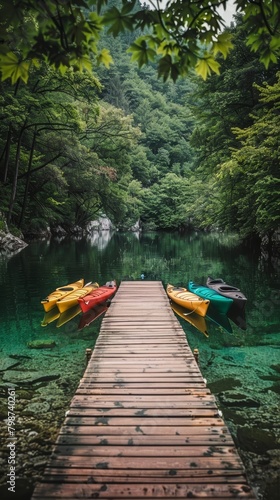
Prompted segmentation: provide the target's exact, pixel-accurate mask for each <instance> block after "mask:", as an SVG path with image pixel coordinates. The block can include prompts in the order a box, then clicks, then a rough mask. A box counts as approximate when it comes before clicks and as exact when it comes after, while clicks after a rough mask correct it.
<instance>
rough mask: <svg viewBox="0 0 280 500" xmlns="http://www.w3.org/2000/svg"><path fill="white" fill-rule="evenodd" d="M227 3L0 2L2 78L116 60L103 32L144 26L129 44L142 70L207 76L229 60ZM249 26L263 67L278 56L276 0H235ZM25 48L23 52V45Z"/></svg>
mask: <svg viewBox="0 0 280 500" xmlns="http://www.w3.org/2000/svg"><path fill="white" fill-rule="evenodd" d="M228 3H229V0H214V1H208V0H201V1H200V2H197V0H188V1H184V2H182V1H181V0H169V1H167V3H165V2H163V1H161V0H149V1H147V3H145V4H144V5H141V4H140V2H139V0H121V2H118V3H117V5H114V4H113V5H112V4H111V2H110V0H72V1H71V0H45V1H44V2H38V1H37V0H0V19H1V21H0V29H1V52H0V71H1V78H2V80H5V79H7V78H11V81H12V83H13V84H15V83H17V82H18V81H19V80H23V81H24V82H27V80H28V75H29V72H30V67H31V65H32V64H38V61H42V60H44V61H47V62H48V63H49V64H50V65H52V66H54V67H56V68H58V69H59V70H60V71H61V72H63V71H66V69H67V68H69V67H74V68H75V69H77V70H82V69H85V70H88V71H91V70H92V64H93V59H92V57H91V55H93V56H94V61H95V63H96V64H100V63H104V64H105V65H107V66H108V65H109V64H110V63H111V62H112V59H111V56H110V54H109V52H108V50H107V49H105V48H103V49H102V50H101V51H100V50H98V40H99V36H100V32H101V30H102V29H103V28H104V26H106V27H107V29H108V33H111V34H112V35H113V36H114V37H116V36H118V35H119V34H120V33H123V32H125V31H131V32H132V31H133V32H134V31H135V30H136V32H137V31H139V30H141V31H142V34H141V35H140V36H137V38H136V39H135V40H134V41H132V43H131V45H130V49H129V50H130V51H131V53H132V59H133V60H134V61H136V62H137V63H138V65H139V67H141V66H143V65H145V64H147V63H148V62H149V61H155V62H156V64H157V69H158V75H159V76H160V77H163V79H164V80H166V79H167V78H169V77H171V78H172V79H173V80H174V81H175V80H177V78H178V76H179V75H181V76H185V75H186V74H187V73H188V72H189V70H190V69H191V68H195V71H196V72H197V74H199V75H200V76H201V77H202V78H203V79H206V78H207V76H208V75H210V74H211V73H213V72H214V73H217V74H219V71H220V70H219V68H220V63H219V62H218V60H217V56H222V57H224V58H226V57H227V56H228V54H229V52H230V50H231V49H232V47H233V45H232V37H231V35H230V33H229V32H228V31H226V30H225V31H223V28H224V27H225V26H224V21H223V15H222V13H221V11H220V9H219V8H220V7H223V8H224V9H226V7H227V5H228ZM234 5H235V6H236V9H237V12H241V13H242V15H243V18H244V22H245V23H246V26H247V44H248V45H249V46H250V48H251V49H252V50H253V51H256V52H258V54H259V57H260V60H261V61H262V62H263V63H264V65H265V66H266V67H268V65H269V64H270V63H271V62H276V60H277V58H278V57H279V54H280V36H279V35H280V6H279V2H278V1H277V0H255V1H254V2H252V1H251V0H234ZM19 47H20V50H19Z"/></svg>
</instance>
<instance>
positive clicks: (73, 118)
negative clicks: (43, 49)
mask: <svg viewBox="0 0 280 500" xmlns="http://www.w3.org/2000/svg"><path fill="white" fill-rule="evenodd" d="M0 3H1V1H0ZM134 3H135V6H134V11H136V12H137V11H139V9H140V10H141V9H142V8H143V7H142V5H141V4H140V2H134ZM108 4H109V6H110V7H111V8H114V7H115V6H117V7H118V6H120V4H121V1H120V0H115V1H113V0H111V1H109V2H108ZM26 22H28V20H26ZM146 33H149V28H148V27H147V28H146ZM139 34H140V31H139ZM224 34H227V36H228V35H230V36H231V40H232V46H233V48H231V50H230V52H229V54H228V56H227V58H226V59H224V57H223V54H222V53H221V54H220V55H218V56H217V62H218V64H219V68H220V69H219V73H220V74H213V75H212V76H210V77H208V78H207V79H206V80H204V79H202V78H201V76H200V75H199V72H198V74H197V72H195V71H194V70H190V71H189V72H188V74H187V75H183V76H180V75H177V76H176V81H175V82H174V81H173V80H172V79H165V78H158V67H157V62H156V61H151V62H150V64H149V65H141V64H138V65H137V64H136V63H133V62H132V61H131V54H130V53H128V50H127V49H128V48H129V46H130V45H131V44H132V43H133V40H134V35H135V32H132V31H124V32H122V33H119V34H118V36H113V35H114V32H112V29H111V30H110V29H109V28H108V29H107V30H106V31H105V32H103V33H102V34H100V37H99V41H98V48H99V50H100V53H102V54H108V53H109V51H110V54H111V56H110V57H112V59H113V64H111V65H110V66H108V65H105V66H102V65H100V66H97V65H95V67H94V71H85V72H83V71H79V72H77V71H74V69H73V68H72V67H69V68H65V69H64V71H60V72H59V71H57V69H56V68H55V67H54V66H52V65H50V64H49V63H48V62H47V61H41V63H40V65H39V64H34V65H33V66H32V68H31V69H29V74H28V78H26V81H25V82H23V81H22V79H21V80H17V81H15V82H14V83H15V85H12V84H11V81H10V79H8V78H6V79H3V78H2V81H1V83H0V87H1V97H0V102H1V107H0V117H1V120H0V188H1V204H0V211H1V212H2V214H4V215H5V218H6V220H7V222H8V225H9V227H10V228H12V230H20V231H21V232H23V234H38V233H40V232H41V231H44V230H45V229H46V228H47V227H49V226H50V227H51V228H52V227H56V226H57V225H62V226H63V227H64V228H66V229H68V228H71V227H73V226H80V227H86V225H87V224H88V222H89V221H91V220H93V219H95V218H96V217H97V216H98V215H99V214H101V213H102V214H106V215H107V216H108V217H109V218H110V219H111V220H112V222H113V223H114V224H115V226H116V227H118V228H119V229H128V228H129V227H130V226H132V225H133V224H135V222H136V221H138V220H140V222H141V224H142V226H143V227H144V229H145V228H149V229H161V230H170V229H172V230H183V229H189V228H194V227H195V228H198V229H211V228H220V229H222V230H234V231H238V232H239V233H240V236H241V237H242V238H244V239H245V238H251V237H253V236H255V235H258V234H260V233H269V234H271V233H272V232H273V231H274V230H275V229H277V228H278V227H279V222H280V205H279V192H280V169H279V160H280V145H279V144H278V141H279V137H280V118H279V116H280V63H279V62H277V60H275V61H274V64H273V65H270V66H268V68H266V67H265V66H264V64H263V62H261V61H260V60H259V57H258V55H257V54H256V53H255V52H252V51H251V50H250V47H249V46H248V41H247V35H248V25H247V24H246V22H245V21H244V17H243V16H241V15H236V17H235V19H234V22H233V23H232V24H231V26H230V27H227V28H225V30H224ZM105 62H106V61H105ZM138 63H139V61H138ZM163 76H164V75H163ZM202 76H203V75H202Z"/></svg>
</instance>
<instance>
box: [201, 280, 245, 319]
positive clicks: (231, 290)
mask: <svg viewBox="0 0 280 500" xmlns="http://www.w3.org/2000/svg"><path fill="white" fill-rule="evenodd" d="M206 285H207V286H208V287H209V288H211V290H215V292H217V293H219V294H220V295H222V296H223V297H228V298H230V299H232V300H233V302H234V304H235V305H236V306H237V308H238V309H240V310H241V311H243V310H244V308H245V305H246V302H247V298H246V297H245V295H244V293H242V292H241V291H240V290H239V288H236V287H235V286H232V285H228V284H227V283H226V282H225V281H224V280H222V279H221V278H218V279H213V278H210V276H208V278H207V280H206Z"/></svg>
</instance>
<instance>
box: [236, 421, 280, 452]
mask: <svg viewBox="0 0 280 500" xmlns="http://www.w3.org/2000/svg"><path fill="white" fill-rule="evenodd" d="M237 439H238V442H239V445H240V447H241V448H242V449H243V450H246V451H251V452H253V453H256V454H257V455H263V454H264V453H266V452H267V451H268V450H273V449H276V448H280V444H277V442H276V436H275V434H274V433H273V432H271V431H267V430H265V429H259V428H258V427H252V428H248V427H239V428H238V429H237Z"/></svg>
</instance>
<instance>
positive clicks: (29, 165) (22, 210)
mask: <svg viewBox="0 0 280 500" xmlns="http://www.w3.org/2000/svg"><path fill="white" fill-rule="evenodd" d="M36 135H37V126H36V125H35V130H34V133H33V139H32V145H31V150H30V154H29V162H28V169H27V176H26V182H25V190H24V197H23V203H22V209H21V214H20V219H19V224H18V227H19V228H20V227H21V225H22V221H23V218H24V214H25V210H26V205H27V198H28V191H29V184H30V177H31V168H32V161H33V155H34V149H35V142H36Z"/></svg>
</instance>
